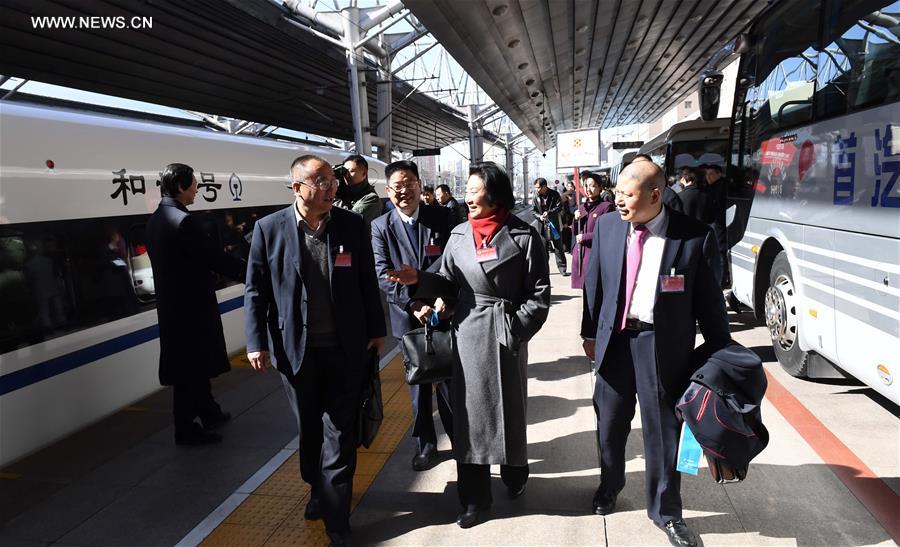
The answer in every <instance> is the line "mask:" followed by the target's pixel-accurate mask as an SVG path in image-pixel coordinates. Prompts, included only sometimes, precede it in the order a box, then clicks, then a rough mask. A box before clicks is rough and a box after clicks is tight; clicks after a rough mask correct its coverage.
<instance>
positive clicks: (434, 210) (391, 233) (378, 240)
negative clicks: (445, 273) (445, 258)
mask: <svg viewBox="0 0 900 547" xmlns="http://www.w3.org/2000/svg"><path fill="white" fill-rule="evenodd" d="M417 225H418V226H417V227H418V230H419V244H418V253H416V252H414V251H413V245H412V243H411V242H410V240H409V237H408V236H407V234H406V228H405V227H404V226H403V220H402V219H401V218H400V211H398V210H397V209H392V210H391V211H390V212H388V213H387V214H385V215H382V216H380V217H378V218H377V219H375V222H373V223H372V251H373V253H374V255H375V273H376V274H377V276H378V284H379V285H380V286H381V291H382V292H383V293H384V295H385V298H386V300H387V303H388V307H389V309H390V314H391V333H392V334H393V335H394V336H395V337H396V338H400V337H402V336H403V335H404V334H406V333H407V332H409V331H410V330H412V329H414V328H416V327H419V326H420V325H419V322H418V320H417V319H415V317H413V314H412V312H411V311H410V310H409V306H410V304H411V303H412V302H414V301H415V300H416V299H415V298H413V297H412V295H413V294H414V293H415V291H416V288H417V286H416V285H411V286H405V285H401V284H400V283H394V282H392V281H388V280H387V279H386V278H385V273H386V272H387V270H394V269H397V268H399V267H400V264H409V265H410V266H412V267H413V268H415V269H417V270H428V269H429V268H431V266H432V265H439V264H438V263H439V262H440V258H441V257H440V255H438V256H433V257H427V256H425V246H426V245H428V244H430V243H431V241H432V239H433V240H434V243H435V244H436V245H439V246H440V248H441V253H443V252H444V247H445V246H446V245H447V239H449V237H450V229H451V225H450V210H449V209H448V208H446V207H440V206H437V205H425V204H421V205H419V220H418V222H417ZM431 269H435V268H431Z"/></svg>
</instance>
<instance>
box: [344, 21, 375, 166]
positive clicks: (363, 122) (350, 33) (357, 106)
mask: <svg viewBox="0 0 900 547" xmlns="http://www.w3.org/2000/svg"><path fill="white" fill-rule="evenodd" d="M342 12H343V14H344V18H343V23H344V44H346V47H347V70H348V71H349V73H350V78H349V79H350V109H351V110H352V114H353V136H354V140H355V141H356V153H357V154H365V155H369V154H371V153H372V139H371V136H370V135H369V101H368V96H367V94H366V73H365V71H364V70H363V67H364V65H363V63H362V53H361V50H358V49H356V48H355V47H354V44H356V43H357V42H359V18H360V10H359V8H345V9H344V10H342ZM382 125H384V124H382Z"/></svg>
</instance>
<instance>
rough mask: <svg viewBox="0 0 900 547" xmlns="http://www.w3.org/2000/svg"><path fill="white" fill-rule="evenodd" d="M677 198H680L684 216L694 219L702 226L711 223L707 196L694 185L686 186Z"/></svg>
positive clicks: (711, 217) (711, 216)
mask: <svg viewBox="0 0 900 547" xmlns="http://www.w3.org/2000/svg"><path fill="white" fill-rule="evenodd" d="M678 197H680V198H681V204H682V205H683V206H684V211H683V212H684V214H686V215H687V216H689V217H691V218H696V219H697V220H699V221H700V222H702V223H704V224H710V223H711V222H712V221H713V214H712V209H711V207H710V201H709V196H707V195H706V193H704V192H703V190H701V189H700V188H699V187H698V186H697V185H696V184H691V185H690V186H686V187H685V188H684V190H682V191H681V194H679V196H678Z"/></svg>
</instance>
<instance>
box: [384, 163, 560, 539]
mask: <svg viewBox="0 0 900 547" xmlns="http://www.w3.org/2000/svg"><path fill="white" fill-rule="evenodd" d="M469 173H470V174H469V180H468V182H467V183H466V204H467V205H468V207H469V221H468V222H465V223H463V224H459V225H457V226H456V227H455V228H454V229H453V231H452V232H451V234H450V239H449V241H448V242H447V246H446V248H445V249H444V254H443V256H442V258H441V267H440V270H438V272H437V273H429V272H424V271H417V270H414V269H412V268H411V267H409V266H407V265H402V266H401V269H400V270H396V271H388V272H387V275H388V279H390V280H392V281H397V282H400V283H403V284H404V285H413V284H416V283H418V287H417V290H416V296H417V297H420V296H421V297H426V296H430V297H440V298H441V299H448V298H452V299H455V300H456V305H455V310H454V312H453V320H452V325H453V328H454V330H455V333H456V339H457V341H458V344H457V347H458V348H459V363H458V364H457V365H456V368H455V370H454V371H453V379H452V383H451V390H452V391H451V400H452V406H453V455H454V458H455V459H456V462H457V473H458V480H457V485H458V490H459V500H460V504H461V505H462V512H461V513H460V514H459V516H458V518H457V520H456V523H457V524H458V525H459V526H460V527H461V528H469V527H471V526H475V525H476V524H478V523H480V522H483V521H484V520H485V519H486V518H487V511H488V509H489V508H490V505H491V501H492V500H491V482H490V480H491V475H490V466H491V465H497V464H499V465H500V476H501V477H502V479H503V482H504V484H506V486H507V489H508V494H509V497H510V498H516V497H518V496H520V495H522V493H523V492H524V491H525V483H526V481H527V479H528V455H527V450H526V447H527V444H528V441H527V438H526V425H527V420H526V416H525V414H526V413H525V411H526V406H527V400H528V391H527V383H528V375H527V374H526V371H525V366H526V365H527V363H528V341H529V340H530V339H531V338H532V337H533V336H534V335H535V334H536V333H537V331H538V330H539V329H540V328H541V326H542V325H543V324H544V321H545V320H546V319H547V312H548V310H549V308H550V279H549V274H548V271H547V254H546V251H545V249H544V243H543V240H542V239H541V236H540V235H539V234H538V233H537V231H536V230H535V229H534V228H532V227H531V226H530V225H528V224H527V223H525V222H524V221H522V220H521V219H519V218H518V217H516V216H515V215H513V214H511V213H510V210H511V209H512V207H513V205H514V199H513V194H512V186H511V185H510V182H509V178H508V177H507V176H506V173H505V172H503V170H502V169H500V168H499V167H498V166H497V165H496V164H494V163H491V162H487V163H482V164H478V165H476V166H474V167H472V169H471V170H470V171H469ZM435 309H436V310H438V311H441V310H442V309H445V308H444V305H443V301H440V302H436V303H435Z"/></svg>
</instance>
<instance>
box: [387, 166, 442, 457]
mask: <svg viewBox="0 0 900 547" xmlns="http://www.w3.org/2000/svg"><path fill="white" fill-rule="evenodd" d="M384 176H385V177H386V178H387V180H388V183H387V193H388V197H389V198H390V199H391V203H393V204H394V208H393V209H392V210H391V211H390V212H388V213H387V214H385V215H382V216H380V217H378V218H377V219H376V220H375V222H373V223H372V250H373V251H374V253H375V270H376V273H377V274H378V283H379V284H380V285H381V290H382V292H384V295H385V298H386V299H387V302H388V306H389V308H390V312H391V332H392V333H393V335H394V336H395V337H396V338H401V337H403V335H404V334H406V333H407V332H409V331H410V330H412V329H414V328H416V327H419V326H421V325H423V324H424V323H425V322H426V321H428V320H429V318H430V317H431V314H432V311H433V307H432V305H433V304H434V301H432V300H416V299H413V298H412V294H413V293H414V292H415V287H411V286H405V285H401V284H400V283H394V282H391V281H388V279H387V276H386V274H387V271H388V270H396V269H398V268H399V267H400V265H401V264H409V265H410V266H412V267H413V268H416V269H418V270H427V269H429V268H430V267H431V266H435V267H437V266H438V265H439V264H440V262H441V254H442V253H443V251H444V245H446V243H447V238H449V237H450V218H449V217H450V211H449V210H448V209H446V208H444V207H439V206H436V205H425V204H424V203H422V204H420V202H419V188H420V186H419V185H420V184H421V182H420V181H419V169H418V166H416V164H415V163H413V162H411V161H405V160H403V161H395V162H394V163H392V164H390V165H388V166H387V167H385V169H384ZM434 388H435V390H436V391H437V402H438V413H439V414H440V416H441V423H443V424H444V430H445V431H446V432H447V435H448V436H449V437H450V439H451V440H452V439H453V414H452V413H451V411H450V389H449V386H448V385H447V382H438V383H437V384H435V385H434ZM431 389H432V388H431V384H422V385H412V386H409V398H410V399H411V400H412V415H413V428H412V437H413V439H414V440H415V455H414V456H413V459H412V467H413V469H415V470H416V471H422V470H425V469H428V467H429V466H430V465H431V463H432V461H433V459H434V457H435V456H436V454H437V434H436V433H435V430H434V419H433V418H432V413H433V410H432V408H433V407H432V402H431Z"/></svg>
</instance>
